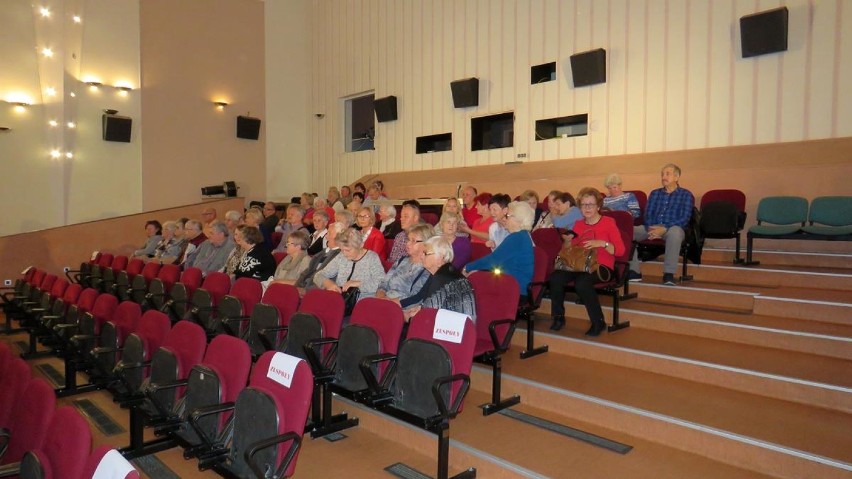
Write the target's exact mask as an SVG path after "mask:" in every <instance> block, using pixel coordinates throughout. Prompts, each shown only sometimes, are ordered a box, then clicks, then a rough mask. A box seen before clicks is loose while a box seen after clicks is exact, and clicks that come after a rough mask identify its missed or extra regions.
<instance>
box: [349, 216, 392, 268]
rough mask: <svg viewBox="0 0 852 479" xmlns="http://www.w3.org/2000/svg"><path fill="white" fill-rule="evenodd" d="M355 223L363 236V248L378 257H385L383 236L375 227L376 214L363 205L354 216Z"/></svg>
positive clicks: (382, 258)
mask: <svg viewBox="0 0 852 479" xmlns="http://www.w3.org/2000/svg"><path fill="white" fill-rule="evenodd" d="M355 224H357V225H358V227H359V228H360V229H361V235H363V236H364V248H365V249H368V250H370V251H373V252H375V253H376V254H377V255H379V259H381V260H382V261H384V259H385V237H384V236H382V233H381V231H379V229H378V228H376V227H375V226H374V225H375V224H376V215H374V214H373V210H372V209H370V208H369V207H367V206H365V207H363V208H361V210H360V211H358V215H357V216H356V217H355Z"/></svg>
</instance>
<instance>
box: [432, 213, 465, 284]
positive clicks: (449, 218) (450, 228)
mask: <svg viewBox="0 0 852 479" xmlns="http://www.w3.org/2000/svg"><path fill="white" fill-rule="evenodd" d="M461 221H462V219H461V215H459V214H457V213H444V214H443V216H441V220H440V221H439V222H438V226H437V227H436V228H435V230H436V231H438V230H440V231H441V236H443V237H444V239H445V240H447V241H448V242H449V243H450V245H452V247H453V267H454V268H456V269H457V270H461V269H462V268H464V265H466V264H467V263H468V262H469V261H470V253H471V246H470V238H468V237H467V236H459V235H458V234H457V233H458V228H459V223H460V222H461Z"/></svg>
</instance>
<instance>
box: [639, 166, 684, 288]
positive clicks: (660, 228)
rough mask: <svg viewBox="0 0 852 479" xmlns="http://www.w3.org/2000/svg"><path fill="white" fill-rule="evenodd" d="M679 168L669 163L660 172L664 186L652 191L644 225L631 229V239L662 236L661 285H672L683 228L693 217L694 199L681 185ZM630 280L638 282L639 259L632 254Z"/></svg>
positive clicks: (641, 239)
mask: <svg viewBox="0 0 852 479" xmlns="http://www.w3.org/2000/svg"><path fill="white" fill-rule="evenodd" d="M679 180H680V168H678V166H677V165H674V164H672V163H669V164H668V165H666V166H664V167H663V169H662V171H661V172H660V183H662V185H663V187H662V188H658V189H656V190H654V191H652V192H651V195H650V196H649V197H648V206H647V208H646V210H645V224H644V225H642V226H636V227H634V229H633V240H634V241H644V240H646V239H662V240H664V241H665V242H666V252H665V259H664V261H663V284H665V285H669V286H674V284H675V280H674V273H675V272H676V271H677V261H678V256H680V246H681V244H682V243H683V240H684V237H685V236H686V235H685V233H684V230H685V229H686V226H687V225H688V224H689V219H690V218H691V217H692V207H693V204H694V202H695V199H694V197H693V196H692V193H690V192H689V190H687V189H685V188H681V187H680V184H679V183H678V181H679ZM628 278H629V279H630V281H641V280H642V274H640V273H639V258H638V255H637V253H635V252H634V253H633V259H632V260H631V261H630V272H629V274H628Z"/></svg>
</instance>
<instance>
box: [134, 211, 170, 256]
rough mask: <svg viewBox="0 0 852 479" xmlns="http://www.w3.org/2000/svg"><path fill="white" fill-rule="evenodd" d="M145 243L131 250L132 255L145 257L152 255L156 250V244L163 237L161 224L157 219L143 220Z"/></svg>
mask: <svg viewBox="0 0 852 479" xmlns="http://www.w3.org/2000/svg"><path fill="white" fill-rule="evenodd" d="M145 236H146V239H145V244H144V245H143V246H142V247H141V248H139V249H137V250H136V251H134V252H133V256H143V257H146V258H152V257H154V253H156V251H157V245H158V244H160V241H162V239H163V225H161V224H160V222H159V221H157V220H149V221H146V222H145Z"/></svg>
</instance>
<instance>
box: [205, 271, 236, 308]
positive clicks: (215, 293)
mask: <svg viewBox="0 0 852 479" xmlns="http://www.w3.org/2000/svg"><path fill="white" fill-rule="evenodd" d="M200 289H203V290H205V291H207V293H208V294H210V299H211V301H212V302H213V305H214V306H215V305H218V304H219V301H221V300H222V297H223V296H225V295H226V294H228V291H230V289H231V278H230V277H229V276H228V275H227V274H225V273H220V272H218V271H214V272H212V273H208V274H207V277H206V278H204V283H202V284H201V288H200Z"/></svg>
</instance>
